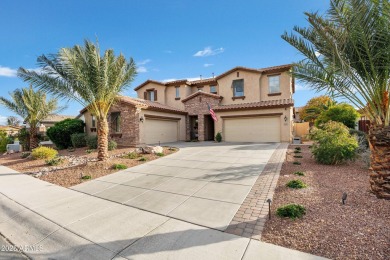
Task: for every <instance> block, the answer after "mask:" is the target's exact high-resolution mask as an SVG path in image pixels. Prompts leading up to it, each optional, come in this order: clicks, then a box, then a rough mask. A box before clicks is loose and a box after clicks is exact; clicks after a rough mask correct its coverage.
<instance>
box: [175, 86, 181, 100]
mask: <svg viewBox="0 0 390 260" xmlns="http://www.w3.org/2000/svg"><path fill="white" fill-rule="evenodd" d="M175 91H176V98H180V87H175Z"/></svg>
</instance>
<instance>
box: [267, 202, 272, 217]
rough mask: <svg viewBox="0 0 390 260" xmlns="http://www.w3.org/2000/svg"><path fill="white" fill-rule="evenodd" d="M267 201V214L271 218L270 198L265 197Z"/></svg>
mask: <svg viewBox="0 0 390 260" xmlns="http://www.w3.org/2000/svg"><path fill="white" fill-rule="evenodd" d="M267 202H268V216H269V219H271V202H272V200H271V199H267Z"/></svg>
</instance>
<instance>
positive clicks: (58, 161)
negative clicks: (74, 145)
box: [46, 157, 64, 166]
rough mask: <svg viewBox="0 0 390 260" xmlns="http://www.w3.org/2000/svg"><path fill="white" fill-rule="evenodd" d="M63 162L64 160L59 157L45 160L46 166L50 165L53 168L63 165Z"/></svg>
mask: <svg viewBox="0 0 390 260" xmlns="http://www.w3.org/2000/svg"><path fill="white" fill-rule="evenodd" d="M63 161H64V160H63V159H62V158H61V157H55V158H53V159H50V160H46V164H47V165H50V166H55V165H59V164H61V163H63Z"/></svg>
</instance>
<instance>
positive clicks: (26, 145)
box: [17, 127, 30, 151]
mask: <svg viewBox="0 0 390 260" xmlns="http://www.w3.org/2000/svg"><path fill="white" fill-rule="evenodd" d="M17 138H18V139H19V143H20V145H21V146H22V147H23V150H24V151H28V150H30V135H29V132H28V131H27V129H26V128H25V127H23V128H21V129H20V130H19V132H18V134H17Z"/></svg>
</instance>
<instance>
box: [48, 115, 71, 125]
mask: <svg viewBox="0 0 390 260" xmlns="http://www.w3.org/2000/svg"><path fill="white" fill-rule="evenodd" d="M75 117H76V116H67V115H57V114H52V115H49V116H47V117H46V118H45V119H43V120H41V123H49V122H54V123H56V122H60V121H62V120H65V119H68V118H70V119H73V118H75Z"/></svg>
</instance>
